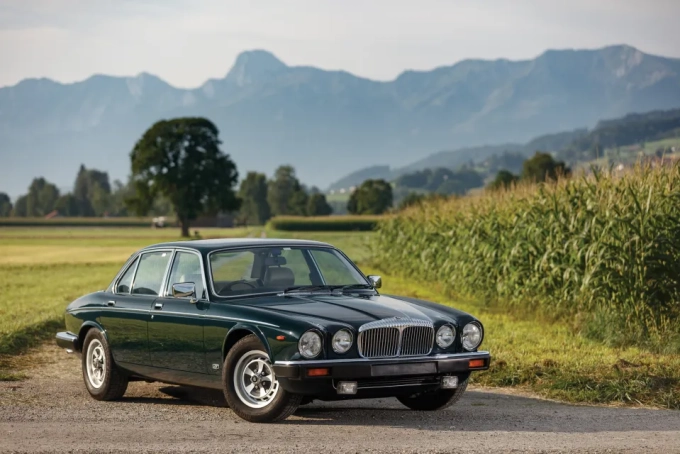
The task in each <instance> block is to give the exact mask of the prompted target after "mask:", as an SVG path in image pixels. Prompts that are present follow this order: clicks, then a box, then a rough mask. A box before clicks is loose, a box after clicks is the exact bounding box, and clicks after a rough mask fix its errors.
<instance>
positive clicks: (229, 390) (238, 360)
mask: <svg viewBox="0 0 680 454" xmlns="http://www.w3.org/2000/svg"><path fill="white" fill-rule="evenodd" d="M222 386H223V388H224V395H225V397H226V399H227V403H228V404H229V407H230V408H231V409H232V410H234V413H236V414H237V415H238V416H240V417H241V418H243V419H245V420H246V421H250V422H274V421H280V420H283V419H286V418H287V417H288V416H290V415H292V414H293V413H294V412H295V410H296V409H297V407H298V406H299V405H300V402H301V401H302V396H301V395H299V394H291V393H289V392H287V391H286V390H285V389H283V388H281V387H280V386H279V382H278V381H277V380H276V375H274V368H273V367H272V365H271V362H270V361H269V355H267V353H266V352H265V349H264V347H263V345H262V343H261V342H260V340H259V339H258V338H257V336H255V335H249V336H246V337H244V338H243V339H241V340H239V341H238V342H237V343H236V344H235V345H234V346H233V347H232V348H231V350H229V353H228V354H227V358H226V359H225V360H224V368H223V369H222Z"/></svg>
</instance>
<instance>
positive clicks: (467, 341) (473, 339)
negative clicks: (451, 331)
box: [461, 322, 482, 351]
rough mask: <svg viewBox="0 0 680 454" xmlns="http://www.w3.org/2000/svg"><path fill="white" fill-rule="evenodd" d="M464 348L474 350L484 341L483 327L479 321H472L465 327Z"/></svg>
mask: <svg viewBox="0 0 680 454" xmlns="http://www.w3.org/2000/svg"><path fill="white" fill-rule="evenodd" d="M461 338H462V340H463V348H465V350H470V351H471V350H474V349H475V348H477V347H479V344H481V343H482V327H481V326H480V324H479V323H477V322H470V323H468V324H467V325H465V327H464V328H463V335H462V337H461Z"/></svg>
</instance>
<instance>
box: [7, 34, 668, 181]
mask: <svg viewBox="0 0 680 454" xmlns="http://www.w3.org/2000/svg"><path fill="white" fill-rule="evenodd" d="M673 107H680V59H668V58H664V57H657V56H654V55H649V54H644V53H642V52H640V51H639V50H637V49H635V48H633V47H630V46H609V47H605V48H601V49H595V50H548V51H546V52H544V53H542V54H541V55H539V56H538V57H536V58H535V59H532V60H519V61H512V60H508V59H498V60H479V59H475V60H463V61H460V62H457V63H455V64H453V65H449V66H439V67H437V68H434V69H432V70H430V71H413V70H406V71H403V72H402V73H401V74H399V75H398V76H397V77H396V78H395V79H393V80H391V81H376V80H372V79H368V78H362V77H358V76H355V75H353V74H351V73H348V72H346V71H327V70H322V69H318V68H315V67H312V66H288V65H286V64H285V63H284V62H282V61H281V60H279V59H278V58H277V57H276V56H274V55H273V54H271V53H270V52H267V51H264V50H253V51H247V52H243V53H241V54H240V55H239V56H238V57H237V58H236V60H235V62H234V64H233V65H232V67H231V68H230V69H229V71H228V72H227V73H226V74H225V76H224V77H222V78H221V79H208V80H206V81H205V82H204V83H203V84H202V85H200V86H199V87H196V88H177V87H174V86H172V85H171V84H169V83H167V82H166V81H164V80H163V79H162V78H160V77H157V76H154V75H152V74H149V73H145V72H142V73H140V74H138V75H136V76H106V75H94V76H91V77H89V78H87V79H85V80H83V81H81V82H74V83H68V84H63V83H60V82H56V81H52V80H51V79H46V78H37V79H35V78H34V79H29V80H24V81H21V82H19V83H18V84H16V85H14V86H10V87H4V88H0V143H3V144H4V146H3V149H2V150H0V155H2V156H3V158H4V159H5V161H6V162H8V165H6V166H3V169H0V181H3V185H4V187H2V188H0V191H2V190H4V191H7V192H9V193H10V194H18V193H20V192H22V191H23V189H24V188H25V187H26V186H27V185H28V184H29V182H30V179H31V178H33V177H34V176H38V175H42V176H45V177H46V178H47V179H49V180H52V181H55V183H57V185H59V186H63V185H66V184H67V181H69V180H71V179H72V176H73V173H74V171H75V170H74V169H76V167H77V166H78V165H80V164H81V163H84V164H85V165H87V166H88V167H94V168H100V169H102V170H107V171H109V172H110V173H111V175H112V177H114V178H125V176H126V175H127V173H128V170H129V161H128V154H129V151H130V150H131V149H132V147H133V146H134V143H135V141H136V140H137V139H138V138H139V136H140V135H141V134H142V133H143V132H144V130H146V128H148V127H149V126H151V124H153V123H154V122H155V121H158V120H160V119H162V118H172V117H177V116H196V115H200V116H205V117H207V118H209V119H211V120H212V121H213V122H214V123H215V124H216V125H217V126H218V128H219V129H220V131H221V138H222V140H223V142H224V144H223V149H224V150H225V152H227V153H229V154H230V155H231V156H232V158H233V159H234V160H235V161H236V164H237V166H238V168H239V172H240V173H241V175H244V174H245V173H246V171H248V170H258V171H263V172H265V173H268V174H271V173H272V172H273V170H274V168H275V167H277V166H278V165H280V164H292V165H294V166H295V167H296V169H297V170H298V174H299V176H300V177H301V179H302V180H303V181H305V182H306V183H308V184H310V185H316V186H319V187H327V186H328V185H329V184H330V182H331V181H334V180H337V178H338V176H339V175H341V174H346V173H348V172H349V171H351V170H353V169H356V168H358V167H360V166H361V165H362V164H364V163H365V164H366V165H371V164H377V163H381V162H382V163H386V162H387V163H389V164H390V165H391V166H393V167H395V166H396V167H399V166H405V165H407V164H409V163H410V162H413V161H414V160H415V159H416V158H418V157H419V156H424V155H426V154H430V153H431V152H432V151H433V150H437V149H440V150H441V149H452V148H460V147H471V146H477V145H479V144H481V143H509V142H510V143H512V142H518V143H523V142H525V141H526V140H529V139H530V138H532V137H535V136H537V135H540V134H544V133H547V132H549V131H556V130H570V129H576V128H581V127H590V126H593V125H594V124H595V122H597V121H598V120H600V119H601V118H614V117H617V116H620V115H623V114H626V113H631V112H643V111H648V110H654V109H665V108H666V109H667V108H673ZM367 160H368V162H367Z"/></svg>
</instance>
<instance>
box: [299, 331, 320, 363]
mask: <svg viewBox="0 0 680 454" xmlns="http://www.w3.org/2000/svg"><path fill="white" fill-rule="evenodd" d="M298 350H300V354H301V355H302V356H304V357H305V358H316V357H317V356H319V353H321V336H319V334H318V333H317V332H316V331H307V332H306V333H305V334H303V335H302V337H300V342H298Z"/></svg>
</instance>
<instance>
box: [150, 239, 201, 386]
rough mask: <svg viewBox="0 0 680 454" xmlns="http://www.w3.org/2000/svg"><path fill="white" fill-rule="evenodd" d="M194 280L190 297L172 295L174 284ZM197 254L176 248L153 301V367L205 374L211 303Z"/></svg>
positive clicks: (151, 323)
mask: <svg viewBox="0 0 680 454" xmlns="http://www.w3.org/2000/svg"><path fill="white" fill-rule="evenodd" d="M180 283H193V284H194V285H195V288H196V293H195V295H193V296H177V297H175V296H173V293H172V286H173V284H180ZM205 283H206V281H205V275H204V270H203V260H202V257H201V255H200V254H199V253H197V252H195V251H190V250H180V249H178V250H176V251H175V254H174V257H173V261H172V266H171V268H170V273H169V276H168V279H167V285H166V288H165V290H164V293H163V295H162V296H160V297H159V298H157V299H156V300H155V301H154V304H153V308H152V310H151V319H150V320H149V352H150V354H151V364H152V365H153V366H154V367H161V368H164V369H173V370H180V371H184V372H197V373H206V365H205V349H204V343H203V326H204V321H205V320H204V316H205V313H206V311H207V309H208V307H209V306H210V302H209V301H208V299H207V291H206V286H205Z"/></svg>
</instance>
